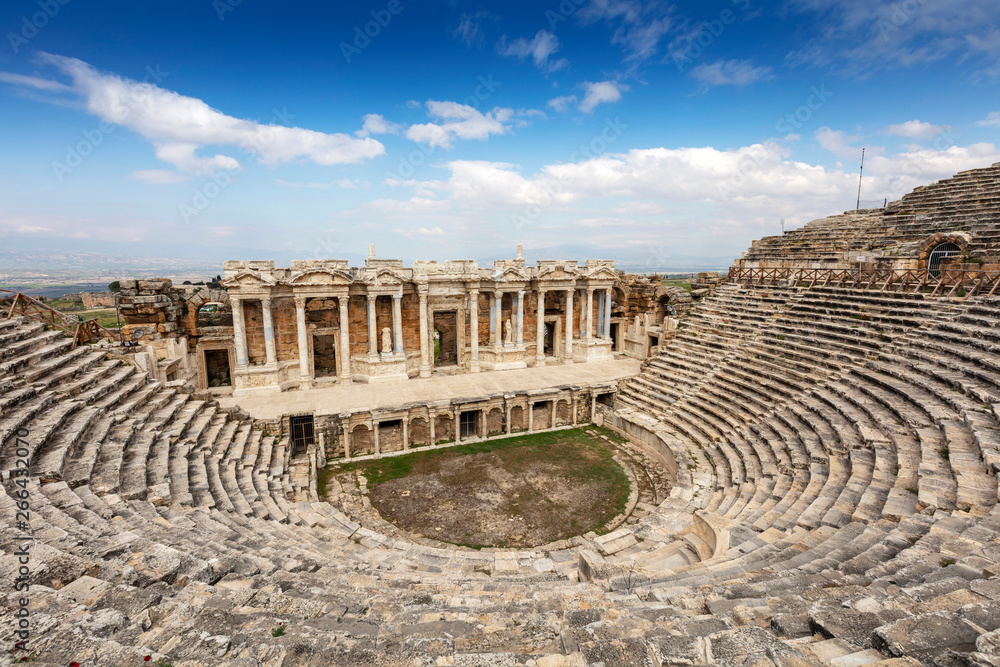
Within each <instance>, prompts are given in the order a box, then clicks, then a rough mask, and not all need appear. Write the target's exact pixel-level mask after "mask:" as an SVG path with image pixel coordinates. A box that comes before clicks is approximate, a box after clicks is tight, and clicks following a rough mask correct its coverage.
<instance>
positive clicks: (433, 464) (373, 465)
mask: <svg viewBox="0 0 1000 667" xmlns="http://www.w3.org/2000/svg"><path fill="white" fill-rule="evenodd" d="M605 438H607V439H608V440H611V441H612V442H617V441H621V440H623V438H621V436H619V435H617V434H615V433H613V432H612V431H609V430H607V429H603V428H599V427H596V426H585V427H581V428H574V429H565V430H560V431H546V432H543V433H531V434H526V435H517V436H512V437H509V438H502V439H496V440H487V441H482V442H471V443H467V444H459V445H455V446H452V447H448V448H445V449H436V450H423V451H411V452H409V453H407V454H401V455H395V456H388V457H383V458H378V459H372V460H366V461H350V462H345V463H331V464H329V465H328V466H327V467H326V468H325V469H323V470H321V471H319V474H318V479H317V485H318V486H319V487H320V491H319V492H320V494H321V495H323V496H324V497H325V485H326V483H327V481H328V480H329V478H330V475H331V474H339V473H343V472H348V473H349V472H360V473H361V474H363V475H364V476H365V478H366V479H367V482H368V489H369V493H370V494H372V495H371V497H372V499H373V500H372V502H373V505H375V504H376V501H375V499H376V498H377V497H378V496H379V492H378V491H377V490H376V487H379V485H382V484H385V483H387V482H391V481H393V480H401V479H403V478H406V477H409V476H411V475H413V476H414V478H415V479H418V480H420V479H427V476H434V478H435V479H436V483H440V484H441V485H443V486H444V487H445V488H446V489H448V491H446V492H445V495H447V494H455V493H457V494H459V495H460V496H461V495H462V494H466V493H476V491H475V489H477V488H489V487H491V484H492V481H493V478H492V476H491V475H492V474H494V473H491V472H489V471H490V470H496V469H500V470H502V471H503V473H502V474H503V475H504V476H508V475H509V476H510V478H513V479H527V478H530V476H532V475H535V474H544V475H547V476H548V477H547V479H549V480H552V481H553V482H555V483H556V484H557V486H560V487H563V488H568V489H584V488H586V489H588V493H593V494H594V495H593V497H592V498H590V501H589V502H588V501H587V500H584V499H580V500H578V501H576V502H575V504H574V503H573V502H570V503H568V504H567V503H565V502H563V501H562V500H558V498H561V496H558V495H556V496H552V495H551V494H550V493H549V489H548V487H542V488H536V487H534V486H532V485H531V484H523V485H520V486H518V487H517V491H518V494H516V495H513V496H507V497H506V498H504V499H503V500H502V501H500V505H499V506H497V507H496V510H497V511H498V512H500V513H501V514H503V515H505V516H523V517H525V521H527V522H529V523H531V524H532V525H534V526H539V525H540V524H539V523H538V522H539V521H540V522H542V523H546V522H551V521H555V517H556V515H558V516H561V517H563V518H562V520H561V521H562V523H561V528H560V530H559V532H561V533H562V532H564V531H565V530H567V529H568V530H569V531H570V532H568V533H566V534H564V535H560V536H559V537H558V538H555V539H563V538H565V537H570V536H571V535H579V534H582V533H586V532H588V531H591V530H593V531H595V532H598V533H601V532H604V530H605V526H606V525H607V523H608V522H609V521H611V519H613V518H614V517H616V516H618V515H619V514H621V513H622V512H624V511H625V508H626V505H627V503H628V497H629V491H630V488H629V479H628V476H627V475H626V474H625V471H624V470H623V469H622V467H621V466H620V465H619V464H618V462H617V461H615V460H614V449H613V447H612V445H611V444H610V443H609V442H607V440H605ZM482 454H488V455H490V457H489V462H488V463H487V462H485V461H483V462H475V463H471V462H470V463H469V464H468V465H462V466H459V467H458V468H456V466H455V464H454V461H455V459H456V458H461V457H466V456H474V455H482ZM477 461H481V459H477ZM491 466H493V467H491ZM543 470H544V471H545V472H544V473H540V471H543ZM386 488H391V489H392V490H389V491H386V493H389V494H395V493H398V490H399V487H398V486H397V485H390V487H386ZM438 488H440V487H438ZM415 493H419V492H415ZM425 534H427V533H425ZM463 537H464V539H462V538H463ZM490 537H491V536H489V535H485V534H482V533H476V534H470V533H468V532H463V533H458V534H454V535H453V536H452V538H451V541H452V543H455V544H461V545H462V546H467V547H470V548H472V549H481V548H482V547H483V546H506V545H502V544H496V543H491V544H488V545H484V544H482V543H483V542H484V541H487V542H488V541H489V540H490Z"/></svg>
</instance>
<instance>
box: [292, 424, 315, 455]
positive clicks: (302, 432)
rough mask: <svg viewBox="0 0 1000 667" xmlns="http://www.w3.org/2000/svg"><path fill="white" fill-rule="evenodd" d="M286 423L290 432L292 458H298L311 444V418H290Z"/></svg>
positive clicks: (312, 439)
mask: <svg viewBox="0 0 1000 667" xmlns="http://www.w3.org/2000/svg"><path fill="white" fill-rule="evenodd" d="M288 421H289V427H290V428H291V431H292V456H298V455H299V454H302V453H303V452H305V451H306V448H307V447H309V445H311V444H313V441H314V435H313V416H312V415H302V416H299V417H290V418H289V420H288Z"/></svg>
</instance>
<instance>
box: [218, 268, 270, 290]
mask: <svg viewBox="0 0 1000 667" xmlns="http://www.w3.org/2000/svg"><path fill="white" fill-rule="evenodd" d="M222 284H223V286H224V287H226V288H227V289H233V288H237V289H239V288H251V289H252V288H254V287H273V286H274V284H275V282H274V280H273V279H271V278H264V277H261V275H260V274H259V273H256V272H254V271H246V270H244V271H240V272H239V273H237V274H236V275H235V276H233V277H232V278H226V279H225V280H223V281H222Z"/></svg>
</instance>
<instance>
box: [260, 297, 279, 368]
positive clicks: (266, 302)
mask: <svg viewBox="0 0 1000 667" xmlns="http://www.w3.org/2000/svg"><path fill="white" fill-rule="evenodd" d="M260 305H261V308H262V309H263V311H264V353H265V354H266V355H267V364H268V365H269V366H273V365H274V364H276V363H278V356H277V354H275V351H274V320H273V319H271V298H270V297H267V298H265V299H261V300H260Z"/></svg>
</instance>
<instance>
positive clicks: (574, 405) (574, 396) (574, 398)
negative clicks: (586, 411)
mask: <svg viewBox="0 0 1000 667" xmlns="http://www.w3.org/2000/svg"><path fill="white" fill-rule="evenodd" d="M576 405H577V403H576V393H574V394H573V405H572V406H571V407H570V409H571V410H572V411H573V426H576Z"/></svg>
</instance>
